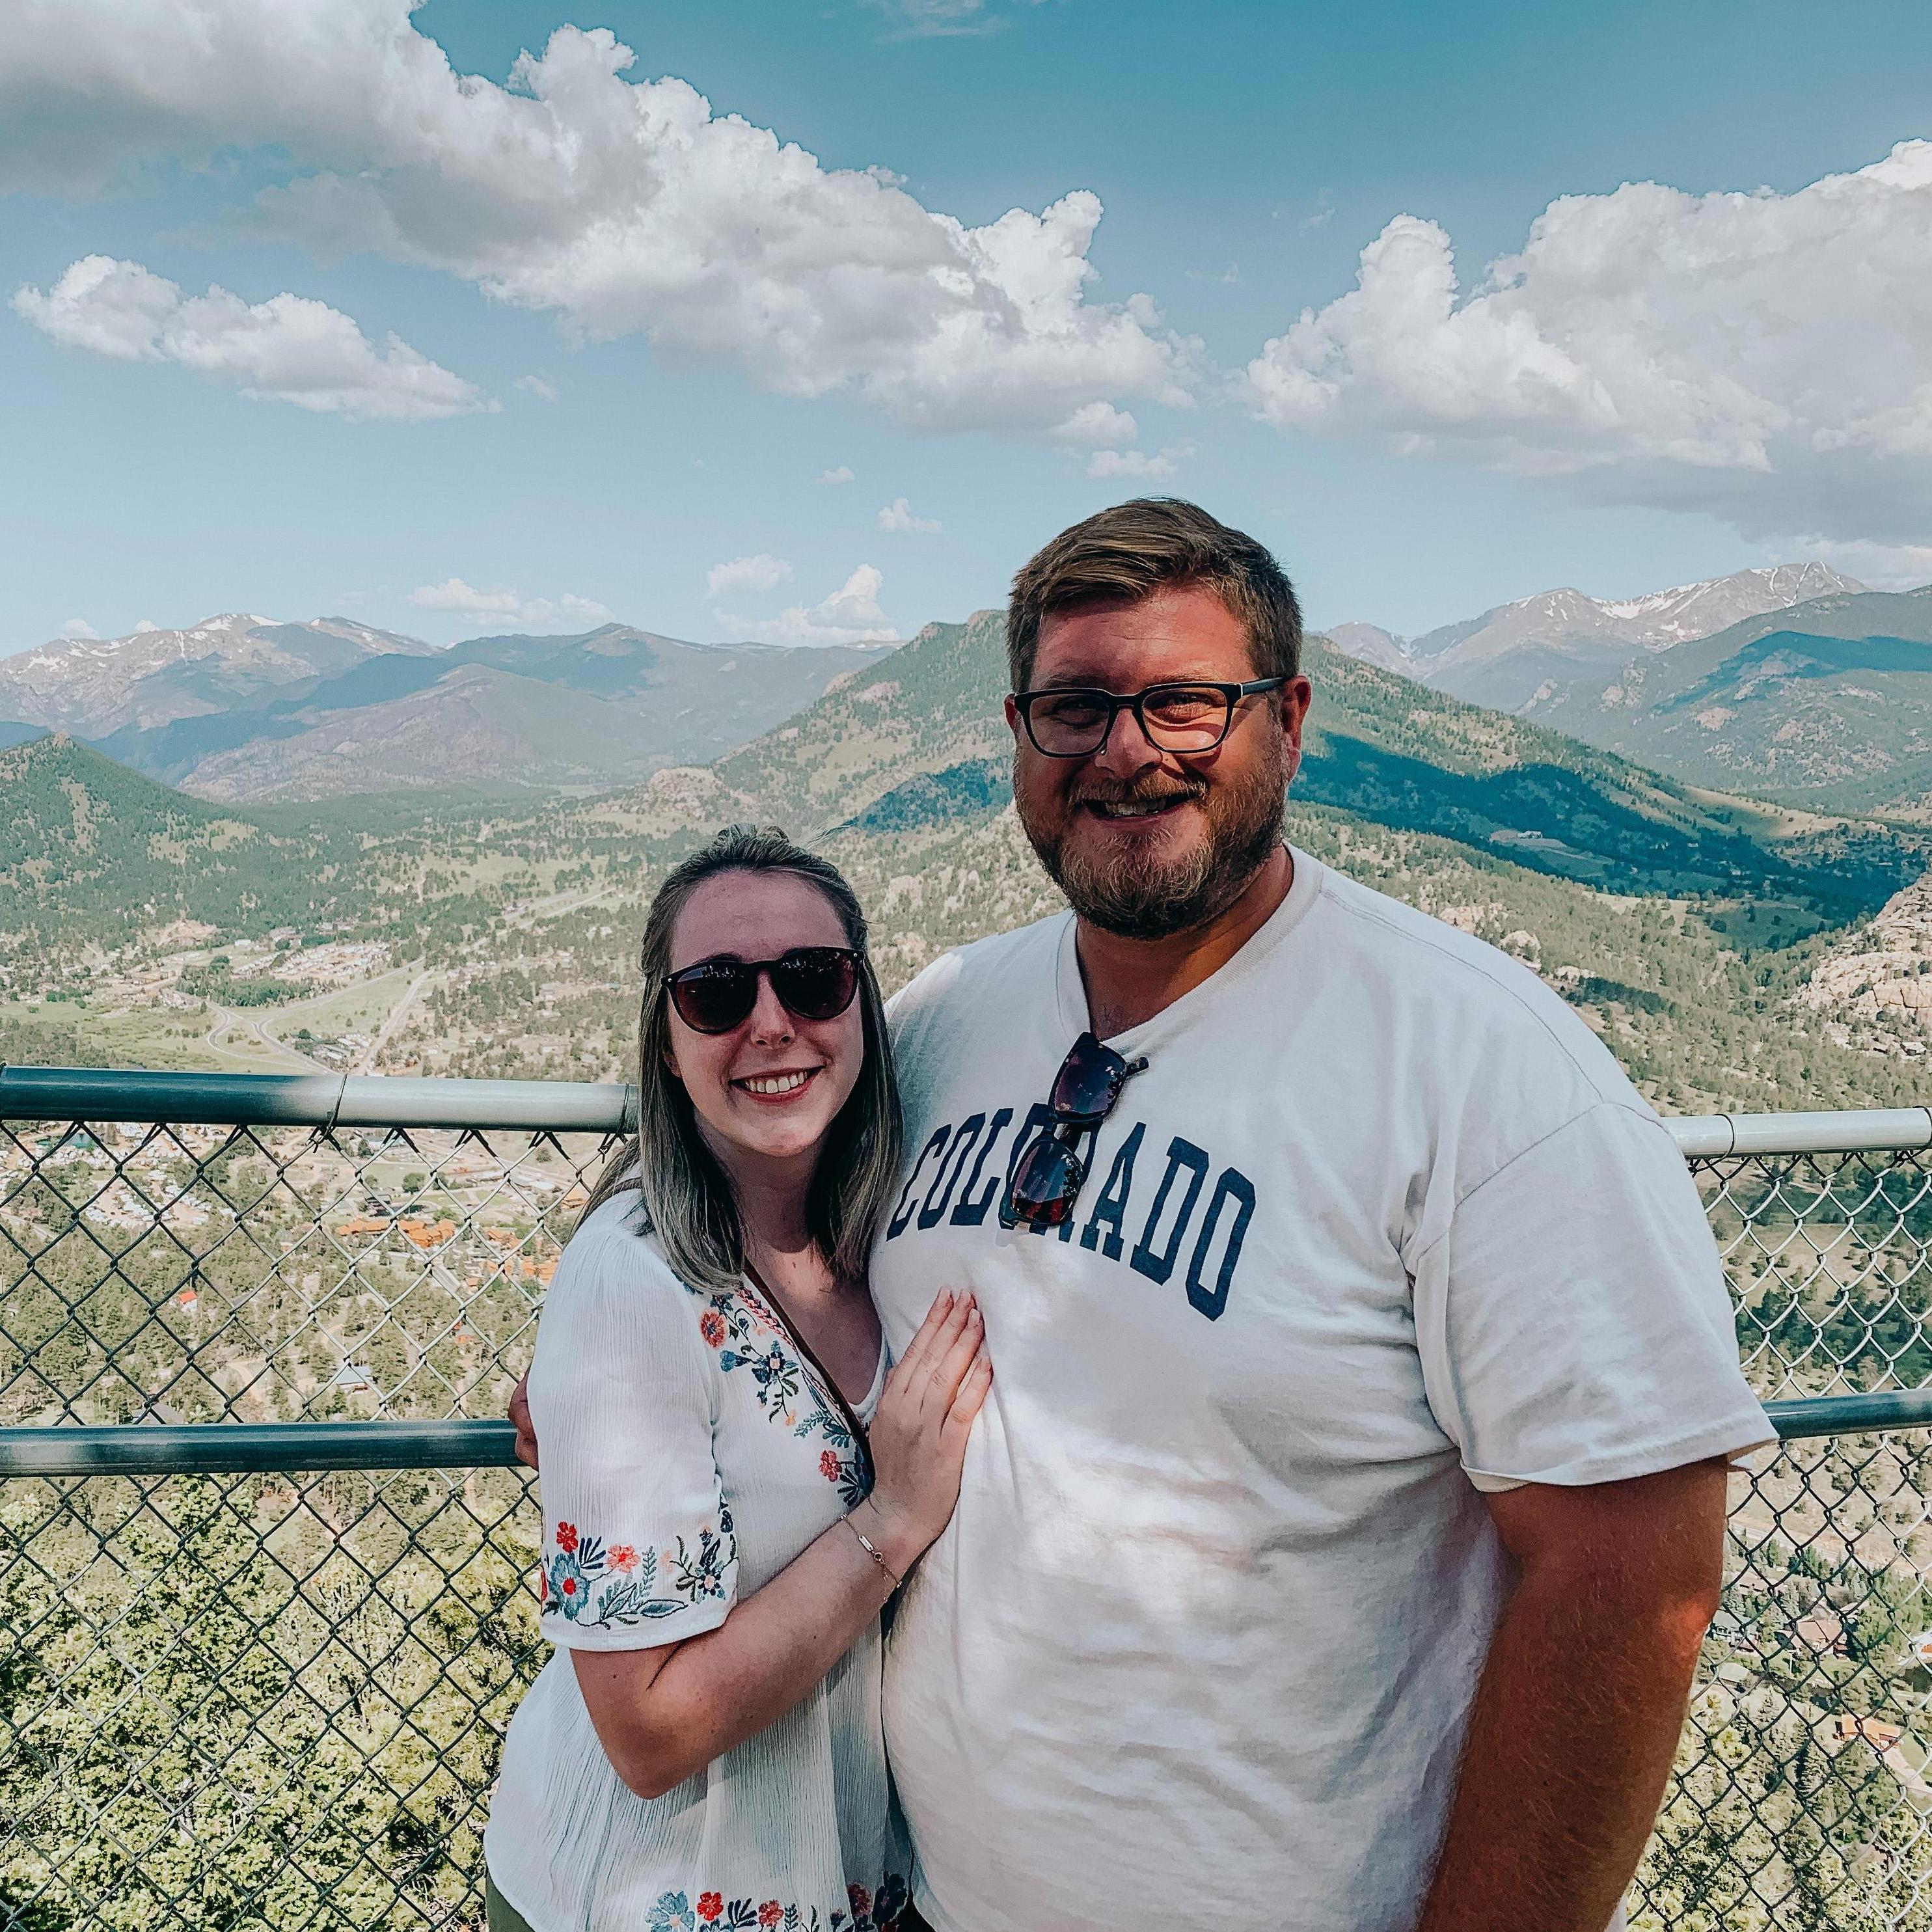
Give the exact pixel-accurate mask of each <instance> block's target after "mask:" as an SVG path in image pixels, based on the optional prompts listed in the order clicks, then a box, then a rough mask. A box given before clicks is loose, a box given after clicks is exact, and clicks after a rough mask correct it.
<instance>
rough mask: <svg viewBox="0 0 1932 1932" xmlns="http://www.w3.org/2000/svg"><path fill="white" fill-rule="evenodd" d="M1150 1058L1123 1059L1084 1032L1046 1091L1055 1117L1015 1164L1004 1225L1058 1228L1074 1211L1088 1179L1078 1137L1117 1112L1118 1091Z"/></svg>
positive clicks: (1006, 1197)
mask: <svg viewBox="0 0 1932 1932" xmlns="http://www.w3.org/2000/svg"><path fill="white" fill-rule="evenodd" d="M1146 1069H1147V1061H1145V1059H1141V1060H1123V1059H1122V1058H1121V1056H1120V1055H1118V1053H1116V1052H1115V1051H1114V1049H1112V1047H1111V1046H1103V1045H1102V1044H1101V1043H1100V1041H1099V1040H1096V1039H1095V1038H1094V1036H1093V1035H1092V1034H1091V1033H1083V1034H1082V1035H1081V1036H1080V1037H1079V1039H1078V1040H1076V1041H1075V1042H1074V1043H1073V1050H1072V1051H1071V1052H1070V1053H1069V1054H1068V1055H1067V1058H1065V1059H1064V1060H1063V1061H1061V1063H1060V1071H1059V1072H1058V1073H1057V1074H1055V1076H1054V1079H1053V1089H1052V1092H1051V1093H1050V1094H1049V1095H1048V1096H1047V1102H1046V1105H1047V1110H1048V1112H1049V1113H1051V1114H1052V1116H1053V1118H1052V1121H1051V1122H1050V1123H1049V1124H1047V1125H1046V1126H1045V1127H1043V1128H1042V1130H1041V1131H1040V1135H1039V1137H1038V1138H1037V1139H1036V1140H1035V1141H1034V1143H1033V1145H1031V1147H1029V1148H1028V1149H1027V1151H1026V1152H1025V1154H1022V1156H1021V1157H1020V1158H1019V1161H1018V1162H1017V1163H1016V1164H1015V1166H1014V1168H1013V1178H1012V1179H1011V1180H1010V1181H1008V1182H1007V1191H1006V1193H1005V1195H1004V1196H1003V1197H1002V1199H1001V1202H1000V1226H1001V1227H1003V1228H1017V1227H1019V1226H1020V1225H1021V1224H1022V1223H1025V1225H1026V1226H1028V1227H1032V1228H1057V1227H1058V1226H1060V1225H1061V1223H1062V1222H1063V1221H1064V1220H1067V1217H1069V1216H1070V1214H1072V1213H1073V1204H1074V1202H1076V1201H1077V1200H1079V1198H1080V1190H1081V1189H1082V1187H1085V1185H1086V1184H1087V1163H1086V1162H1085V1160H1082V1158H1081V1155H1080V1142H1081V1140H1082V1137H1083V1136H1085V1135H1088V1134H1090V1133H1093V1132H1094V1130H1096V1129H1097V1128H1098V1127H1100V1124H1101V1123H1102V1122H1103V1121H1105V1120H1106V1118H1107V1116H1108V1115H1109V1114H1111V1113H1112V1112H1113V1111H1114V1107H1115V1103H1116V1102H1118V1100H1119V1099H1120V1097H1121V1088H1124V1086H1126V1085H1127V1082H1129V1081H1130V1080H1131V1079H1133V1076H1135V1075H1136V1073H1144V1072H1145V1071H1146Z"/></svg>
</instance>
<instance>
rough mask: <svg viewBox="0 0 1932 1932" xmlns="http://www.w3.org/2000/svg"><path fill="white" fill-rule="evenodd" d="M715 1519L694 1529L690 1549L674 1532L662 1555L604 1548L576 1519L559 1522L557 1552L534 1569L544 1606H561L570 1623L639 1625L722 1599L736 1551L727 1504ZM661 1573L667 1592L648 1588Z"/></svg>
mask: <svg viewBox="0 0 1932 1932" xmlns="http://www.w3.org/2000/svg"><path fill="white" fill-rule="evenodd" d="M555 1541H556V1555H555V1556H552V1557H551V1558H550V1560H549V1561H548V1562H547V1563H546V1564H545V1565H544V1566H543V1568H542V1570H541V1572H540V1585H541V1588H540V1591H539V1595H541V1598H542V1602H543V1607H544V1610H546V1611H550V1610H559V1611H561V1612H562V1613H563V1615H564V1616H565V1617H566V1618H568V1619H569V1621H570V1622H572V1623H574V1624H582V1625H584V1626H585V1627H586V1628H596V1627H598V1626H600V1625H601V1626H614V1625H624V1624H640V1623H645V1622H649V1621H651V1620H652V1619H655V1618H658V1617H669V1616H676V1614H677V1613H678V1612H679V1610H689V1609H691V1608H692V1607H694V1606H695V1605H697V1604H701V1603H703V1602H704V1601H706V1598H716V1599H719V1600H722V1598H723V1597H724V1572H725V1571H726V1570H727V1568H729V1567H730V1565H732V1564H733V1562H736V1560H737V1554H738V1551H737V1544H736V1541H735V1540H734V1539H733V1535H732V1532H731V1512H730V1510H729V1509H728V1508H727V1509H724V1510H721V1511H720V1512H719V1514H718V1528H717V1529H715V1530H713V1529H710V1528H709V1526H706V1527H705V1528H703V1529H700V1530H699V1531H698V1532H697V1547H696V1548H695V1549H693V1548H692V1547H691V1545H690V1544H688V1542H687V1541H685V1538H682V1536H680V1537H679V1538H678V1540H677V1544H676V1547H675V1548H674V1549H673V1550H670V1551H669V1552H668V1553H666V1554H664V1555H663V1556H660V1555H659V1553H658V1552H657V1551H656V1550H637V1549H634V1548H633V1547H631V1545H630V1544H628V1543H619V1544H614V1545H613V1547H611V1548H610V1549H609V1550H606V1549H605V1548H604V1540H603V1538H601V1537H597V1536H590V1535H586V1534H585V1533H584V1532H583V1531H582V1530H580V1529H578V1528H577V1526H576V1525H575V1524H574V1523H559V1524H558V1525H557V1526H556V1538H555ZM660 1574H664V1576H665V1577H666V1580H667V1584H668V1586H669V1589H670V1591H671V1592H672V1593H673V1594H671V1595H666V1596H658V1595H653V1594H652V1593H653V1592H655V1590H656V1589H657V1588H658V1577H659V1575H660ZM600 1580H601V1581H600Z"/></svg>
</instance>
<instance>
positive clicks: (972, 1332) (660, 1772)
mask: <svg viewBox="0 0 1932 1932" xmlns="http://www.w3.org/2000/svg"><path fill="white" fill-rule="evenodd" d="M982 1340H983V1330H982V1325H981V1322H980V1311H979V1310H978V1308H977V1306H976V1305H975V1304H974V1301H973V1300H972V1298H971V1297H970V1296H962V1297H959V1298H955V1297H953V1295H950V1294H949V1295H942V1296H941V1298H939V1300H938V1301H935V1303H934V1304H933V1306H932V1310H931V1311H930V1312H929V1313H928V1314H927V1316H926V1320H925V1322H923V1323H922V1325H921V1326H920V1328H919V1333H918V1334H916V1336H914V1337H913V1340H912V1343H911V1346H910V1347H909V1348H907V1350H906V1352H905V1355H904V1359H903V1360H901V1361H899V1362H898V1363H896V1364H895V1365H894V1367H893V1368H892V1373H891V1374H890V1375H889V1376H887V1377H886V1386H885V1390H884V1392H883V1394H882V1395H881V1396H880V1399H879V1408H878V1413H877V1415H876V1416H875V1417H874V1418H873V1422H872V1427H871V1430H870V1432H869V1433H870V1439H871V1451H872V1462H873V1467H874V1470H875V1472H876V1480H875V1481H874V1485H873V1490H872V1493H871V1496H868V1498H867V1499H865V1502H862V1503H861V1504H860V1505H859V1507H858V1508H857V1509H856V1510H855V1511H853V1514H852V1517H851V1519H850V1520H849V1521H841V1522H838V1523H834V1524H833V1525H832V1527H831V1528H830V1529H828V1530H826V1532H825V1533H824V1534H823V1535H822V1536H820V1538H818V1539H817V1541H815V1542H814V1543H811V1544H808V1545H807V1547H805V1549H804V1550H802V1551H801V1552H800V1553H799V1555H798V1556H796V1557H794V1558H793V1559H792V1561H791V1562H790V1563H789V1564H788V1565H787V1566H786V1567H785V1568H784V1569H783V1570H781V1571H780V1572H779V1573H778V1575H777V1576H775V1577H773V1578H772V1580H771V1581H770V1582H769V1583H767V1584H766V1586H764V1588H763V1589H762V1590H760V1591H757V1592H755V1593H754V1595H751V1596H749V1597H747V1598H745V1600H744V1601H742V1603H739V1604H737V1605H736V1606H735V1607H733V1610H732V1611H731V1613H730V1616H727V1618H726V1619H724V1622H723V1623H721V1625H718V1628H716V1629H715V1630H714V1631H706V1633H705V1634H704V1635H703V1636H702V1637H692V1638H691V1639H689V1640H688V1641H686V1642H685V1643H676V1644H665V1645H664V1646H661V1647H660V1648H658V1649H650V1650H616V1651H583V1650H575V1651H572V1652H571V1663H572V1664H574V1666H575V1667H576V1670H577V1683H578V1685H579V1686H580V1688H582V1691H583V1701H584V1703H585V1704H586V1706H587V1707H588V1708H589V1712H590V1721H591V1723H592V1724H593V1725H594V1726H595V1727H596V1731H597V1737H598V1742H599V1743H601V1745H603V1747H604V1754H605V1756H606V1757H608V1758H609V1759H610V1763H611V1766H612V1768H613V1769H614V1770H615V1771H616V1774H617V1775H618V1776H619V1778H622V1780H623V1781H624V1782H625V1784H627V1785H628V1787H630V1788H631V1790H633V1791H634V1792H635V1793H637V1795H638V1796H639V1797H640V1798H660V1797H661V1796H663V1795H664V1793H666V1792H667V1791H670V1790H675V1789H676V1787H677V1786H679V1785H680V1784H682V1783H683V1782H684V1781H685V1779H686V1778H690V1777H691V1776H693V1775H694V1774H695V1773H697V1772H700V1771H701V1770H703V1768H704V1767H705V1766H706V1765H707V1764H709V1763H711V1761H712V1760H713V1759H714V1758H716V1757H720V1756H721V1755H722V1754H723V1753H724V1752H725V1751H729V1750H730V1748H732V1746H733V1745H739V1744H742V1743H743V1742H744V1741H745V1739H747V1738H749V1737H754V1736H756V1735H757V1733H759V1732H760V1731H762V1730H765V1729H766V1727H768V1726H769V1725H771V1724H775V1722H776V1721H778V1719H779V1718H781V1717H783V1716H784V1714H785V1713H786V1712H787V1711H789V1710H790V1709H792V1707H793V1706H794V1705H796V1703H798V1702H799V1700H800V1699H802V1697H805V1695H806V1694H808V1692H809V1691H811V1689H812V1688H813V1687H814V1685H817V1684H818V1683H820V1682H822V1681H823V1679H824V1677H825V1676H826V1673H828V1672H829V1670H831V1669H832V1666H833V1665H834V1664H836V1663H837V1662H838V1660H839V1658H841V1657H843V1656H844V1654H845V1653H846V1652H847V1650H849V1649H850V1648H851V1647H852V1645H853V1642H854V1641H855V1640H856V1639H857V1637H858V1636H859V1633H860V1632H861V1631H863V1630H864V1629H865V1627H866V1625H868V1624H869V1623H870V1622H871V1620H872V1619H874V1617H875V1616H877V1615H878V1613H879V1612H880V1609H881V1608H882V1607H883V1605H884V1604H885V1601H886V1598H888V1597H889V1596H890V1595H892V1589H893V1583H894V1577H903V1576H904V1574H905V1573H906V1571H907V1568H908V1567H909V1566H910V1565H911V1564H912V1563H913V1562H915V1561H916V1560H917V1559H918V1558H919V1556H920V1555H921V1554H922V1553H923V1552H924V1551H925V1550H926V1547H927V1545H928V1544H930V1543H932V1541H933V1540H934V1538H936V1537H937V1536H938V1535H939V1533H940V1532H941V1530H943V1529H944V1528H945V1527H946V1525H947V1522H948V1521H949V1520H950V1518H951V1517H952V1514H953V1505H955V1504H956V1502H958V1501H959V1472H960V1466H961V1463H962V1460H963V1459H964V1457H965V1453H966V1440H967V1437H968V1435H969V1434H970V1433H971V1430H972V1427H973V1419H974V1417H975V1416H976V1415H978V1414H979V1412H980V1405H981V1404H982V1403H983V1402H984V1401H985V1400H986V1391H987V1390H988V1389H989V1388H991V1387H992V1379H993V1371H992V1364H991V1363H990V1362H989V1361H988V1360H987V1358H986V1355H985V1354H984V1353H983V1350H982V1348H981V1343H982ZM854 1527H856V1528H858V1529H862V1530H863V1531H864V1532H865V1535H866V1536H867V1538H868V1539H869V1540H870V1541H871V1542H872V1544H874V1546H875V1547H877V1550H879V1553H880V1555H881V1556H883V1558H884V1559H885V1562H886V1564H887V1565H890V1566H891V1569H892V1572H893V1575H892V1576H889V1575H887V1574H886V1570H885V1569H884V1568H882V1567H881V1565H880V1564H879V1563H877V1562H874V1560H873V1559H872V1558H871V1556H868V1554H867V1553H866V1551H865V1548H864V1547H863V1546H862V1544H860V1542H859V1539H858V1538H857V1537H856V1536H855V1535H853V1528H854Z"/></svg>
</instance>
